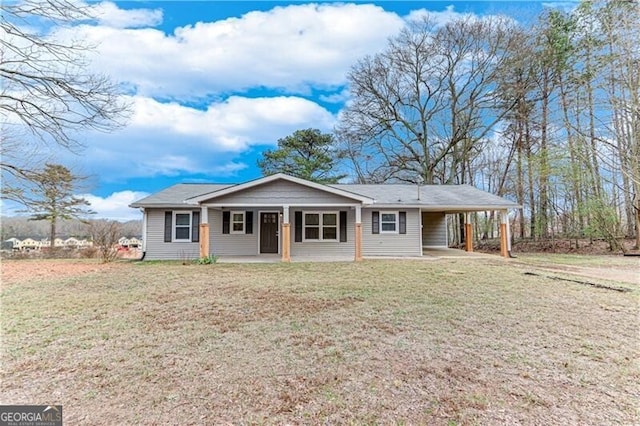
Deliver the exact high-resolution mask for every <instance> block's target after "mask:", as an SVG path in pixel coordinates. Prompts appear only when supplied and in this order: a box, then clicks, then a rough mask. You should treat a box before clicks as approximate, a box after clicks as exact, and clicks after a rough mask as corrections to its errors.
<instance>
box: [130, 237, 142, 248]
mask: <svg viewBox="0 0 640 426" xmlns="http://www.w3.org/2000/svg"><path fill="white" fill-rule="evenodd" d="M141 246H142V241H141V240H139V239H138V238H136V237H131V238H129V248H139V247H141Z"/></svg>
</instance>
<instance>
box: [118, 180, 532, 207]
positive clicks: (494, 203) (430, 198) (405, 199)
mask: <svg viewBox="0 0 640 426" xmlns="http://www.w3.org/2000/svg"><path fill="white" fill-rule="evenodd" d="M233 186H235V185H233V184H201V183H194V184H189V183H182V184H177V185H174V186H171V187H169V188H167V189H164V190H162V191H160V192H157V193H155V194H152V195H150V196H148V197H146V198H143V199H141V200H139V201H136V202H135V203H133V204H131V207H149V208H153V207H158V208H167V207H171V208H175V207H185V206H188V205H192V204H191V203H187V202H186V200H187V199H190V198H194V197H198V196H200V195H204V194H212V193H215V192H217V191H221V190H223V189H227V188H231V187H233ZM327 186H329V187H331V188H334V189H338V190H343V191H348V192H351V193H354V194H357V195H361V196H364V197H368V198H371V199H373V200H374V204H373V205H374V206H376V207H389V208H393V207H416V208H421V209H422V210H431V211H446V212H450V213H454V212H463V211H485V210H500V209H513V208H518V207H520V206H519V205H518V204H517V203H514V202H512V201H510V200H507V199H505V198H502V197H499V196H497V195H493V194H490V193H488V192H485V191H481V190H479V189H477V188H475V187H473V186H470V185H420V186H418V185H409V184H379V185H361V184H337V185H327Z"/></svg>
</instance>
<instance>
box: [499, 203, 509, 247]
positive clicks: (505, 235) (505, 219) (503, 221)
mask: <svg viewBox="0 0 640 426" xmlns="http://www.w3.org/2000/svg"><path fill="white" fill-rule="evenodd" d="M508 229H509V216H508V215H507V211H506V210H502V211H501V212H500V256H502V257H509V231H508Z"/></svg>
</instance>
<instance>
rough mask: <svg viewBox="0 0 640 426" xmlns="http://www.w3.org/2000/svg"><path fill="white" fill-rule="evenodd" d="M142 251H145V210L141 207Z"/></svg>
mask: <svg viewBox="0 0 640 426" xmlns="http://www.w3.org/2000/svg"><path fill="white" fill-rule="evenodd" d="M140 210H142V252H143V253H144V252H146V251H147V211H146V210H145V209H144V208H142V209H140Z"/></svg>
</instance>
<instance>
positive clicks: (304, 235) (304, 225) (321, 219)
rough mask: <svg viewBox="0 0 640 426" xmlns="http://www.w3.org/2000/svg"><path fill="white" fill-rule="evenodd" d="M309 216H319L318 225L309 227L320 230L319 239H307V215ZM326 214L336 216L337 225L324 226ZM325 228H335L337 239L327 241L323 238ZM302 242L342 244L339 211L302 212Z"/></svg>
mask: <svg viewBox="0 0 640 426" xmlns="http://www.w3.org/2000/svg"><path fill="white" fill-rule="evenodd" d="M308 214H317V215H318V225H309V226H310V227H314V228H315V227H317V228H318V238H313V239H311V238H307V233H306V230H307V215H308ZM325 214H333V215H335V216H336V224H335V225H325V224H324V215H325ZM324 228H335V229H336V238H332V239H325V238H323V232H322V231H323V229H324ZM302 242H303V243H306V242H310V243H321V242H329V243H337V242H340V212H339V211H302Z"/></svg>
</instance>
